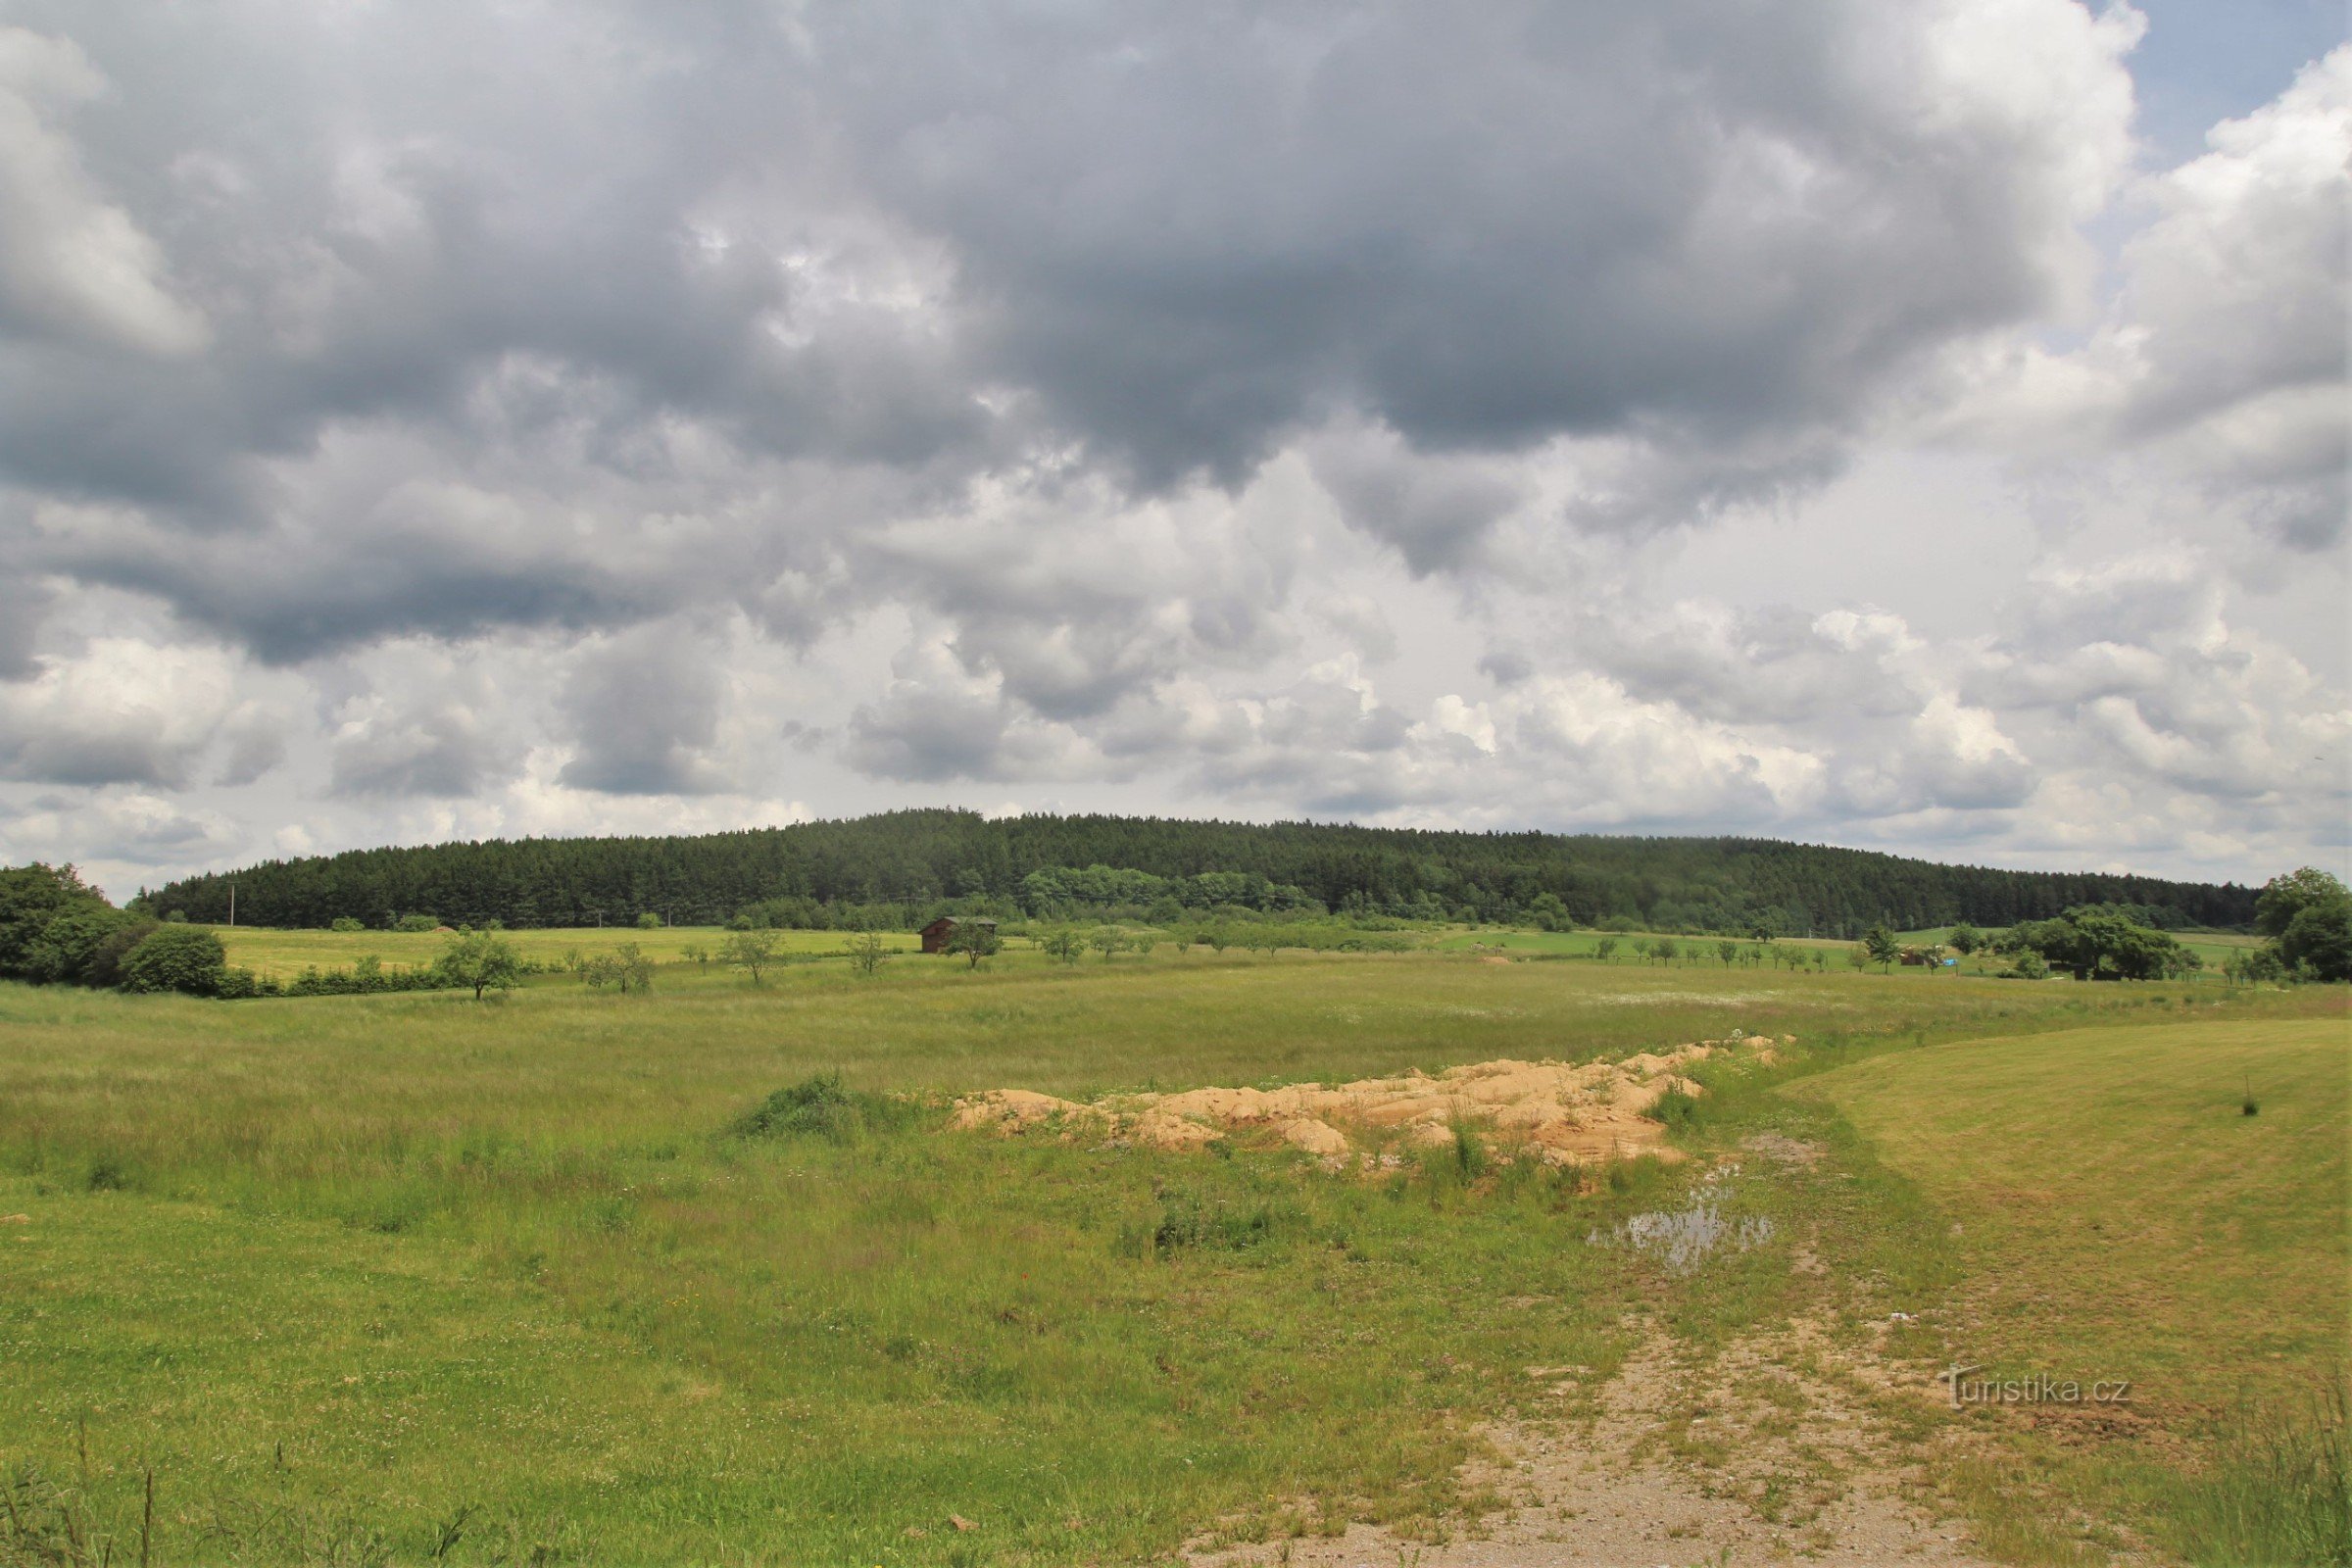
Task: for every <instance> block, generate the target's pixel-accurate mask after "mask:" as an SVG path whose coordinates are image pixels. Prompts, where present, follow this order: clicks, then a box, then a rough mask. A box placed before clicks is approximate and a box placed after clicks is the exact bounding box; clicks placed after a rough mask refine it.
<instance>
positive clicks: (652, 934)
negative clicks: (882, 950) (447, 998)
mask: <svg viewBox="0 0 2352 1568" xmlns="http://www.w3.org/2000/svg"><path fill="white" fill-rule="evenodd" d="M213 929H214V930H215V931H217V932H219V933H220V935H221V944H222V945H223V946H224V947H226V948H227V949H228V961H229V962H230V963H233V964H241V965H243V966H244V967H246V968H249V969H251V970H253V971H254V972H255V973H257V974H264V975H270V976H272V977H274V978H277V979H280V980H285V979H291V978H292V977H293V976H295V975H297V974H299V973H301V972H302V971H303V970H304V969H305V968H308V967H310V966H312V965H316V966H318V967H319V968H321V969H344V968H349V967H350V966H351V965H352V963H353V962H355V961H356V960H358V959H360V958H362V957H365V956H368V954H373V955H374V956H377V957H378V958H381V959H382V960H383V961H384V963H385V964H386V965H388V966H392V967H398V968H413V967H421V966H423V965H425V964H429V963H431V962H432V961H433V959H434V958H435V957H436V956H439V954H440V952H441V950H442V948H443V947H445V946H446V945H447V944H448V941H449V938H448V937H447V936H446V935H445V934H443V933H439V932H432V931H348V932H346V931H273V930H269V929H267V928H264V927H261V926H250V925H245V926H226V925H222V926H215V927H213ZM504 935H505V936H506V938H507V940H508V941H509V942H511V943H513V944H514V945H515V951H516V952H518V953H520V954H521V955H522V956H524V957H526V958H530V959H532V960H534V961H537V962H541V963H561V962H563V961H564V956H565V955H566V954H573V953H576V954H581V955H588V954H596V953H609V952H611V951H612V950H613V948H615V947H618V946H619V945H620V944H621V943H623V942H634V943H636V944H637V946H638V948H639V949H640V950H641V951H643V952H644V953H645V954H646V955H647V956H649V957H652V958H653V959H654V960H656V961H657V962H661V963H678V962H684V961H685V959H686V950H687V949H688V948H695V947H699V948H702V949H703V950H705V951H706V952H708V953H711V954H715V953H716V952H717V951H718V945H719V944H720V943H721V942H723V941H725V940H726V932H725V931H723V930H720V929H719V928H717V927H714V926H664V927H662V929H660V930H658V931H639V930H636V929H634V928H633V927H627V926H583V927H580V928H577V929H571V930H566V929H562V928H557V929H550V930H535V931H509V932H506V933H504ZM774 935H775V938H776V947H777V951H778V952H779V953H784V954H789V955H794V956H814V955H817V954H826V953H839V952H840V951H841V949H842V944H843V943H844V942H845V941H847V940H848V938H849V935H850V934H849V933H848V932H844V931H778V932H775V933H774ZM882 939H883V940H884V941H885V942H887V943H889V944H890V945H891V947H892V948H894V949H900V950H904V949H911V948H914V947H917V946H919V944H918V943H917V941H916V940H915V938H913V937H911V936H909V935H907V934H906V933H904V932H891V931H886V932H884V933H883V934H882ZM713 962H714V965H715V960H713Z"/></svg>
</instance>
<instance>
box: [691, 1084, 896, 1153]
mask: <svg viewBox="0 0 2352 1568" xmlns="http://www.w3.org/2000/svg"><path fill="white" fill-rule="evenodd" d="M921 1108H922V1107H921V1106H920V1105H919V1104H918V1103H915V1102H913V1101H910V1100H902V1099H898V1098H896V1097H894V1096H890V1095H876V1094H868V1093H865V1092H863V1091H860V1090H855V1089H849V1088H845V1087H843V1085H842V1081H841V1074H840V1073H837V1072H820V1073H818V1074H816V1075H815V1076H813V1077H810V1078H804V1079H802V1080H801V1081H800V1082H799V1083H797V1084H792V1085H788V1086H787V1087H785V1088H782V1089H779V1090H777V1091H776V1092H775V1093H774V1094H772V1095H770V1096H768V1097H767V1099H765V1100H764V1101H762V1102H760V1105H759V1106H758V1108H756V1109H754V1110H752V1111H751V1112H749V1113H748V1114H746V1115H745V1116H744V1117H743V1119H742V1120H741V1121H738V1122H737V1123H736V1124H735V1131H736V1132H737V1133H738V1134H740V1135H741V1136H743V1137H745V1138H823V1139H827V1140H830V1141H831V1142H833V1143H837V1144H846V1143H849V1142H851V1141H853V1140H855V1139H856V1138H857V1137H858V1135H859V1134H861V1133H866V1132H888V1131H894V1130H896V1129H898V1128H900V1127H904V1126H906V1125H907V1124H908V1123H909V1122H911V1121H912V1120H914V1118H915V1117H916V1116H917V1115H919V1114H920V1113H921Z"/></svg>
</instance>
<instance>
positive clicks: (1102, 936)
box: [1086, 925, 1127, 963]
mask: <svg viewBox="0 0 2352 1568" xmlns="http://www.w3.org/2000/svg"><path fill="white" fill-rule="evenodd" d="M1086 945H1087V946H1088V947H1090V948H1092V949H1094V950H1095V951H1096V952H1097V953H1100V954H1101V955H1103V962H1104V963H1108V962H1109V961H1110V959H1111V956H1112V955H1113V954H1118V953H1124V952H1126V951H1127V933H1126V932H1124V931H1122V930H1120V929H1119V928H1118V927H1117V926H1115V925H1102V926H1097V927H1095V930H1094V934H1093V935H1092V936H1089V937H1088V938H1087V939H1086Z"/></svg>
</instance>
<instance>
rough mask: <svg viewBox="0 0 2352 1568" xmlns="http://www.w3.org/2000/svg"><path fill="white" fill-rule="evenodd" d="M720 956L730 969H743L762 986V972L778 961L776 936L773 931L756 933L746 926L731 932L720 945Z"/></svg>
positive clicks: (755, 983)
mask: <svg viewBox="0 0 2352 1568" xmlns="http://www.w3.org/2000/svg"><path fill="white" fill-rule="evenodd" d="M718 956H719V959H720V961H721V962H723V963H725V964H726V966H727V967H728V968H730V969H741V970H742V971H743V972H744V973H746V974H748V975H750V976H751V977H752V984H754V985H758V984H760V971H761V970H763V969H765V968H766V967H767V966H768V965H769V964H771V963H773V962H775V961H776V934H775V933H774V932H773V931H755V930H753V929H752V928H751V927H749V926H746V927H745V928H744V929H742V930H741V931H730V932H728V933H727V935H726V940H725V941H723V942H721V943H720V944H719V945H718Z"/></svg>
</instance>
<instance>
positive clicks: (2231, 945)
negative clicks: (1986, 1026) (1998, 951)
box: [1895, 925, 2264, 976]
mask: <svg viewBox="0 0 2352 1568" xmlns="http://www.w3.org/2000/svg"><path fill="white" fill-rule="evenodd" d="M1895 935H1896V936H1897V937H1899V938H1900V939H1901V940H1903V941H1904V942H1912V943H1921V944H1926V943H1931V942H1933V943H1936V944H1942V943H1946V942H1949V941H1950V940H1951V937H1952V928H1951V927H1950V926H1946V925H1939V926H1929V927H1925V928H1923V929H1921V930H1917V931H1898V932H1896V933H1895ZM2172 938H2173V940H2174V941H2175V942H2178V943H2180V945H2181V946H2182V947H2184V948H2186V949H2188V951H2189V952H2191V953H2193V954H2195V955H2196V956H2198V957H2200V958H2202V959H2204V960H2205V967H2206V968H2207V969H2209V970H2212V971H2213V972H2214V973H2215V974H2216V975H2217V976H2218V975H2219V974H2220V972H2221V967H2222V963H2223V961H2224V960H2225V959H2227V958H2229V957H2231V956H2234V955H2237V954H2241V953H2244V952H2246V951H2248V950H2249V949H2253V948H2259V947H2261V946H2262V944H2263V941H2264V939H2263V938H2261V937H2258V936H2250V935H2246V934H2244V933H2241V932H2236V931H2175V932H2173V933H2172ZM1954 956H1957V955H1954ZM2007 962H2008V960H2007V959H2005V958H2000V957H1996V956H1993V955H1991V954H1989V953H1979V954H1978V955H1977V956H1975V957H1973V958H1965V959H1962V960H1961V967H1963V968H1965V969H1968V970H1971V971H1976V970H1984V971H1985V972H1988V973H1989V972H1990V971H1992V970H1995V969H1998V968H2000V967H2001V966H2002V965H2003V964H2005V963H2007Z"/></svg>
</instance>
